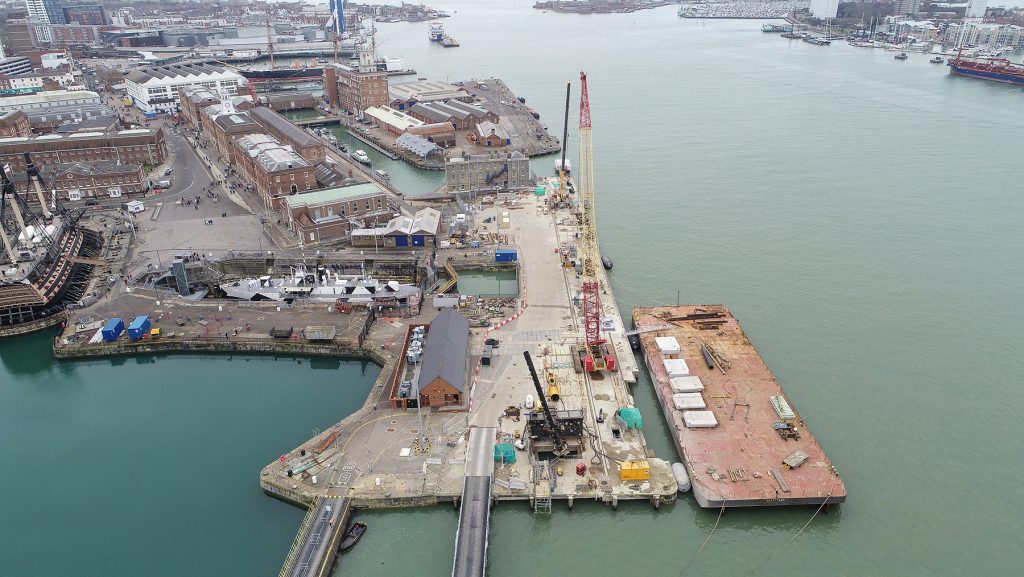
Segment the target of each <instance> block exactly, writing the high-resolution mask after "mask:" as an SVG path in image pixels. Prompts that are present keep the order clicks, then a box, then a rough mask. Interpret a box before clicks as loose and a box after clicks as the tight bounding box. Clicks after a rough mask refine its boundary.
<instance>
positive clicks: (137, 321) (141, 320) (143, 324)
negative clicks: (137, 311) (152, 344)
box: [128, 315, 150, 341]
mask: <svg viewBox="0 0 1024 577" xmlns="http://www.w3.org/2000/svg"><path fill="white" fill-rule="evenodd" d="M149 324H150V323H149V317H147V316H144V315H143V316H137V317H135V318H134V319H132V324H130V325H128V338H129V339H131V340H133V341H138V340H142V339H144V338H146V335H147V334H149Z"/></svg>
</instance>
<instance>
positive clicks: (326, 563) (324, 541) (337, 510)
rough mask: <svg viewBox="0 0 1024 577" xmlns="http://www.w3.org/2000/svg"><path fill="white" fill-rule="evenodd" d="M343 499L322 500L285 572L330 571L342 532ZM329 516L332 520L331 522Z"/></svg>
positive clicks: (303, 575) (300, 576)
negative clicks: (293, 558)
mask: <svg viewBox="0 0 1024 577" xmlns="http://www.w3.org/2000/svg"><path fill="white" fill-rule="evenodd" d="M346 501H347V499H324V500H323V501H321V502H320V505H319V506H318V507H317V510H316V513H314V516H313V517H312V519H311V520H310V523H311V526H310V527H309V530H308V531H306V534H305V536H304V538H303V540H302V544H301V545H300V546H299V550H298V553H297V554H296V555H295V560H294V561H293V562H292V565H291V567H290V568H289V571H288V574H289V575H292V576H294V577H321V576H322V575H327V574H329V573H330V569H331V565H332V564H333V562H334V556H335V555H336V553H337V547H338V545H339V543H340V541H341V537H342V533H343V531H344V529H345V528H344V525H345V517H346V516H347V514H346V509H347V508H348V503H347V502H346ZM332 519H333V522H332Z"/></svg>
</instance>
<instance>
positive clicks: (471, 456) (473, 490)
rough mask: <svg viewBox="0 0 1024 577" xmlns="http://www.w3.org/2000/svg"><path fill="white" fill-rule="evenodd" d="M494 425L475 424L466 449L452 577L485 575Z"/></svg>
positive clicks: (479, 576)
mask: <svg viewBox="0 0 1024 577" xmlns="http://www.w3.org/2000/svg"><path fill="white" fill-rule="evenodd" d="M495 433H496V429H495V428H494V427H474V428H472V429H470V431H469V446H468V447H467V448H466V479H465V481H464V482H463V485H462V508H461V510H460V511H459V529H458V532H457V533H456V535H455V563H454V566H453V567H452V576H453V577H483V575H484V567H485V564H486V562H487V531H488V525H489V523H490V516H491V480H492V475H493V472H494V435H495Z"/></svg>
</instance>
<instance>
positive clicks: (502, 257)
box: [494, 248, 519, 262]
mask: <svg viewBox="0 0 1024 577" xmlns="http://www.w3.org/2000/svg"><path fill="white" fill-rule="evenodd" d="M518 258H519V255H518V254H517V253H516V251H515V249H511V248H504V249H498V250H496V251H494V261H495V262H515V261H516V260H517V259H518Z"/></svg>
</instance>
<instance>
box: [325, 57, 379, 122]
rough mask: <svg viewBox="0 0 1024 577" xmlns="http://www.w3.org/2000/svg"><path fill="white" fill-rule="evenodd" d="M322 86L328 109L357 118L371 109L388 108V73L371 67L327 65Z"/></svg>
mask: <svg viewBox="0 0 1024 577" xmlns="http://www.w3.org/2000/svg"><path fill="white" fill-rule="evenodd" d="M324 85H325V86H326V87H327V97H328V100H329V101H330V103H331V106H333V107H335V108H342V109H344V110H347V111H349V112H351V113H352V114H357V115H358V114H360V113H362V111H364V110H366V109H367V108H370V107H371V106H387V105H388V73H387V72H381V71H378V70H377V69H376V67H373V68H372V69H370V67H367V66H364V67H361V68H360V67H352V66H346V65H344V64H328V65H327V66H326V68H325V69H324Z"/></svg>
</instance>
